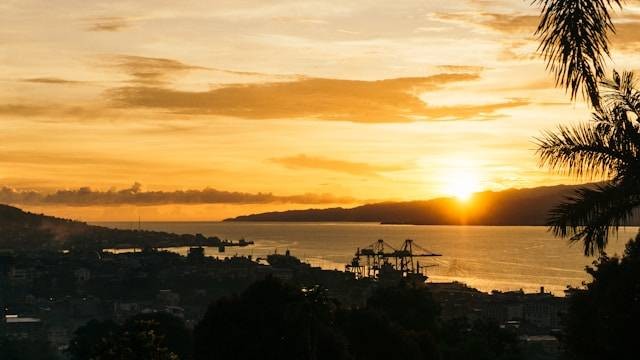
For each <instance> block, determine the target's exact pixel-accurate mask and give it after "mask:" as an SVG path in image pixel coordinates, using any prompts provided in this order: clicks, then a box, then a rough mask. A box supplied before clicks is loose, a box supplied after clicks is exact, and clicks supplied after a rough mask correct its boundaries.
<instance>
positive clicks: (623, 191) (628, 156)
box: [538, 72, 640, 255]
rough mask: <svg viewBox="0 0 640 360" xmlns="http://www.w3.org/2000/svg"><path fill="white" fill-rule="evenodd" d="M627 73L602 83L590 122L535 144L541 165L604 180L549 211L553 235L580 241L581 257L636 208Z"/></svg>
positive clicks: (633, 101)
mask: <svg viewBox="0 0 640 360" xmlns="http://www.w3.org/2000/svg"><path fill="white" fill-rule="evenodd" d="M634 86H635V80H634V76H633V73H630V72H626V73H624V74H622V75H619V74H618V73H616V72H614V76H613V79H612V80H607V81H603V82H602V89H603V93H602V94H601V96H602V100H603V101H602V106H601V107H600V108H599V109H597V110H596V111H595V112H594V113H593V119H592V121H591V122H589V123H586V124H582V125H578V126H574V127H566V126H560V127H559V129H558V131H557V132H546V133H545V135H544V137H543V138H542V139H538V155H539V157H540V162H541V165H543V166H548V167H549V168H551V169H553V170H556V171H558V172H560V173H564V174H567V175H573V176H577V177H582V176H601V177H604V178H606V179H609V180H608V181H606V182H605V183H602V184H599V185H596V186H594V187H583V188H581V189H579V190H577V192H576V193H575V195H573V196H571V197H569V198H568V199H567V201H565V202H563V203H561V204H560V205H558V206H557V207H556V208H554V209H553V210H552V211H551V214H550V218H549V225H550V226H551V228H552V230H553V232H554V234H555V235H557V236H561V237H569V239H570V240H571V241H580V240H581V241H583V245H584V252H585V255H593V254H595V253H596V252H599V253H602V252H603V251H604V249H605V248H606V245H607V242H608V239H609V233H610V231H611V230H613V231H616V230H617V229H618V227H620V226H622V225H624V224H625V223H626V222H628V221H629V220H630V219H631V218H632V216H633V215H634V214H635V211H636V210H637V208H638V207H639V206H640V123H639V122H638V118H639V117H640V92H639V91H638V90H637V89H636V88H635V87H634Z"/></svg>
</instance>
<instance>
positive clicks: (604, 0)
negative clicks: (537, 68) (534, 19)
mask: <svg viewBox="0 0 640 360" xmlns="http://www.w3.org/2000/svg"><path fill="white" fill-rule="evenodd" d="M621 2H622V1H621V0H533V3H534V4H539V5H540V6H541V7H542V11H541V12H542V16H541V19H540V23H539V25H538V28H537V30H536V32H535V34H536V36H538V38H539V39H540V46H539V50H540V51H541V52H542V54H543V56H544V58H545V60H546V62H547V68H549V69H550V70H551V71H552V72H553V73H554V75H555V79H556V84H557V85H560V86H562V87H564V88H565V89H566V90H568V91H569V93H570V94H571V99H572V100H573V99H575V98H576V97H577V96H578V94H579V93H580V92H581V93H582V94H583V96H584V97H585V98H588V99H589V100H590V101H591V104H592V105H593V106H594V107H595V108H599V107H600V96H599V91H598V83H599V80H600V79H601V78H602V77H603V76H604V62H605V57H606V56H609V35H610V34H611V33H613V32H615V28H614V25H613V22H612V20H611V12H612V10H613V7H614V6H618V7H620V6H621Z"/></svg>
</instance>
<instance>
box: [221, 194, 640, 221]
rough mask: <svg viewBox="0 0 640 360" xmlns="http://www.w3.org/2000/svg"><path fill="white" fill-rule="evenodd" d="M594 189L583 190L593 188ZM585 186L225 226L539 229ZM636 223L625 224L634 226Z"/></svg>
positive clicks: (313, 212) (259, 217)
mask: <svg viewBox="0 0 640 360" xmlns="http://www.w3.org/2000/svg"><path fill="white" fill-rule="evenodd" d="M595 185H596V184H587V186H595ZM581 186H585V185H556V186H544V187H536V188H529V189H510V190H504V191H498V192H493V191H485V192H480V193H476V194H474V195H473V197H472V198H471V199H470V200H469V201H468V202H463V201H460V200H458V199H455V198H437V199H432V200H423V201H406V202H383V203H374V204H367V205H362V206H358V207H354V208H329V209H308V210H289V211H280V212H266V213H261V214H252V215H245V216H238V217H235V218H231V219H226V220H225V221H289V222H376V223H383V224H412V225H463V224H467V225H513V226H517V225H522V226H525V225H528V226H537V225H545V224H546V219H547V216H548V212H549V210H550V209H551V208H553V207H554V206H556V205H557V204H558V203H559V202H560V201H562V199H564V198H566V197H567V196H570V195H572V194H573V192H574V191H575V190H576V189H577V188H578V187H581ZM639 223H640V222H639V221H637V219H636V220H634V221H633V222H631V224H633V225H637V224H639Z"/></svg>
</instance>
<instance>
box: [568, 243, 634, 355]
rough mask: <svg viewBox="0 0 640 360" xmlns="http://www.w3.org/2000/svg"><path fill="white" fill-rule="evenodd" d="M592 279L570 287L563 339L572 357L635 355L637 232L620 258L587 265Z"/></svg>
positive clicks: (602, 257) (607, 258)
mask: <svg viewBox="0 0 640 360" xmlns="http://www.w3.org/2000/svg"><path fill="white" fill-rule="evenodd" d="M587 272H588V273H589V274H590V275H591V277H592V278H593V280H592V281H591V282H590V283H588V284H586V289H584V290H577V289H576V290H573V293H572V295H571V296H570V298H569V311H568V315H567V318H566V329H565V334H564V336H563V338H562V341H563V342H564V343H565V345H566V348H567V351H568V353H569V354H570V356H571V358H573V359H582V360H589V359H637V358H638V348H637V341H638V333H639V331H640V325H639V324H640V234H639V235H638V236H636V238H635V240H632V241H630V242H629V243H628V244H627V246H626V249H625V251H624V255H623V257H622V258H617V257H612V258H609V257H607V256H606V255H603V256H601V257H600V259H599V260H598V261H597V262H596V263H594V266H593V267H588V268H587Z"/></svg>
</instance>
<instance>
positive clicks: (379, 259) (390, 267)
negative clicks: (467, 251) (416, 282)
mask: <svg viewBox="0 0 640 360" xmlns="http://www.w3.org/2000/svg"><path fill="white" fill-rule="evenodd" d="M434 256H442V255H441V254H436V253H434V252H432V251H429V250H427V249H425V248H423V247H421V246H420V245H418V244H416V243H415V242H414V241H413V240H411V239H407V240H405V241H404V242H403V243H402V246H401V247H400V248H399V249H397V248H395V247H393V246H391V245H389V244H388V243H387V242H386V241H384V240H383V239H379V240H378V241H376V242H374V243H373V244H370V245H369V246H366V247H364V248H362V249H360V248H358V249H357V250H356V253H355V256H354V257H353V259H352V260H351V263H349V264H347V265H346V267H345V268H346V270H347V271H349V272H351V273H353V274H354V275H355V277H356V278H364V277H370V278H375V279H379V278H380V277H381V276H384V275H386V274H389V273H393V274H395V275H399V276H400V277H403V278H406V277H411V276H416V275H417V276H424V275H423V274H422V272H423V269H425V268H427V267H431V266H434V265H427V266H424V265H420V262H419V261H418V260H417V259H416V258H424V257H434ZM425 280H426V276H425Z"/></svg>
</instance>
